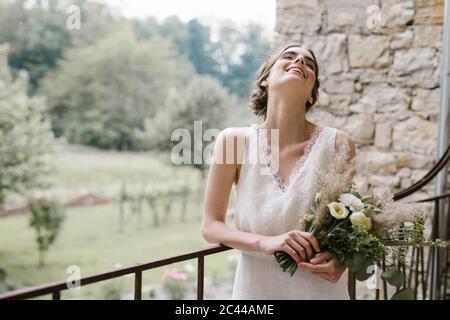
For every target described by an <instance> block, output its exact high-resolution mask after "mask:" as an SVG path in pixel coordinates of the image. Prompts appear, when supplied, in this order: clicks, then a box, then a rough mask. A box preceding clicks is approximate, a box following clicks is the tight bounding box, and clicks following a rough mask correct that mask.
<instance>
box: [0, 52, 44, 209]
mask: <svg viewBox="0 0 450 320" xmlns="http://www.w3.org/2000/svg"><path fill="white" fill-rule="evenodd" d="M7 55H8V47H7V46H6V45H1V46H0V110H1V112H0V207H1V206H3V205H4V203H5V198H6V195H7V194H8V193H19V194H26V193H27V192H28V191H29V190H30V189H32V188H35V187H42V186H44V185H46V181H45V177H47V176H48V175H49V172H50V167H49V165H48V162H47V156H48V154H49V152H51V150H52V146H53V135H52V132H51V128H50V122H49V121H48V120H47V119H46V117H45V112H46V105H45V101H44V99H42V98H39V97H32V98H30V97H28V95H27V86H28V78H27V75H26V72H23V71H22V72H20V73H19V74H18V77H17V79H16V80H15V81H13V80H12V75H11V72H10V69H9V66H8V63H7Z"/></svg>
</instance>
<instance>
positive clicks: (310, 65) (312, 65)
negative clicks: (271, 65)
mask: <svg viewBox="0 0 450 320" xmlns="http://www.w3.org/2000/svg"><path fill="white" fill-rule="evenodd" d="M281 58H282V59H288V60H292V59H293V56H291V55H284V56H282V57H281ZM306 66H307V67H308V68H310V69H311V70H312V71H314V64H312V63H307V64H306Z"/></svg>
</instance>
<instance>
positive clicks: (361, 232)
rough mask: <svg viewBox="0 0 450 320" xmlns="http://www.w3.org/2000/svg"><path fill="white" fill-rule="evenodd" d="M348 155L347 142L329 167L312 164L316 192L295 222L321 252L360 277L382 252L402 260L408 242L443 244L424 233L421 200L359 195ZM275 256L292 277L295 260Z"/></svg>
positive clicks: (396, 277)
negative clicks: (406, 200) (402, 200)
mask: <svg viewBox="0 0 450 320" xmlns="http://www.w3.org/2000/svg"><path fill="white" fill-rule="evenodd" d="M347 154H348V146H347V148H345V147H344V150H343V153H342V154H339V153H338V154H337V155H336V161H335V162H334V163H333V165H332V166H331V168H330V171H331V172H320V170H317V168H316V177H317V181H318V185H319V192H317V193H316V194H315V197H314V199H313V201H312V204H311V208H310V212H309V213H306V214H305V215H304V216H303V217H302V218H301V219H300V221H299V224H300V230H301V231H306V232H310V233H312V234H313V235H314V236H315V237H316V239H317V241H318V242H319V244H320V247H321V251H322V252H324V251H330V252H332V253H334V254H336V256H337V257H338V258H339V260H340V261H341V262H343V263H345V265H346V266H347V267H348V269H349V270H350V271H351V272H353V273H355V276H356V279H357V280H359V281H363V280H366V279H368V278H369V277H370V276H371V275H372V274H370V273H368V272H367V271H368V269H369V266H373V265H374V264H378V263H379V262H381V261H382V260H383V258H384V257H387V256H393V257H395V258H397V259H399V261H404V258H405V254H406V248H407V246H410V245H419V246H421V245H436V244H443V243H442V242H439V243H436V242H432V241H426V240H425V238H424V235H423V231H424V220H425V218H424V215H423V212H424V209H425V205H424V204H421V203H402V202H394V201H393V200H392V195H391V194H390V192H389V191H388V190H383V191H382V192H381V193H380V194H378V195H376V194H374V193H372V194H369V195H365V196H362V195H361V194H360V193H359V192H358V191H357V188H356V184H355V182H354V181H353V180H352V177H353V175H354V172H355V165H354V161H355V160H354V159H352V160H351V161H350V162H348V161H347V160H348V159H347V156H346V155H347ZM274 255H275V258H276V260H277V261H278V263H279V264H280V266H281V267H282V269H283V271H285V272H289V273H290V274H291V276H292V275H293V274H294V273H295V271H296V270H297V264H296V262H295V261H294V259H293V258H292V257H291V256H290V255H288V254H287V253H286V252H283V251H278V252H275V254H274ZM382 277H383V278H384V279H385V280H388V282H390V283H391V281H392V282H393V283H398V282H400V281H401V282H402V279H403V275H402V274H399V271H397V270H393V269H392V270H390V271H389V272H385V273H384V275H382Z"/></svg>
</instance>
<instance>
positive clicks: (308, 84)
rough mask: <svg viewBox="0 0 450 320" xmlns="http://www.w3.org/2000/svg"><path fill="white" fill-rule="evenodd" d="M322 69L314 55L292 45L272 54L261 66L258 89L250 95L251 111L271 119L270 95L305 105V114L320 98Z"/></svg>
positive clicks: (257, 78) (257, 80)
mask: <svg viewBox="0 0 450 320" xmlns="http://www.w3.org/2000/svg"><path fill="white" fill-rule="evenodd" d="M319 87H320V79H319V66H318V64H317V60H316V57H315V55H314V52H313V51H312V50H310V49H306V48H304V47H302V45H301V44H299V43H296V42H291V43H287V44H285V45H283V46H282V47H279V48H278V49H276V50H275V51H274V52H272V53H271V54H270V55H269V56H268V57H267V59H266V60H265V61H264V63H263V64H262V65H261V66H260V68H259V69H258V72H257V77H256V88H255V89H254V90H253V91H252V93H251V95H250V103H249V106H250V109H252V111H253V112H254V113H255V114H256V115H257V116H263V117H264V119H266V116H267V102H268V97H269V94H270V95H271V96H272V95H281V96H283V97H290V98H293V99H297V100H299V101H302V102H305V108H306V110H305V113H307V112H308V111H309V109H311V107H312V106H313V105H314V104H315V103H316V102H317V99H318V97H319Z"/></svg>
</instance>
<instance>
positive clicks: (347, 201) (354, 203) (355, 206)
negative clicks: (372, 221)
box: [339, 193, 364, 211]
mask: <svg viewBox="0 0 450 320" xmlns="http://www.w3.org/2000/svg"><path fill="white" fill-rule="evenodd" d="M339 201H340V202H342V203H343V204H344V206H346V207H349V208H350V210H352V211H359V210H361V209H363V208H364V203H363V202H362V201H361V200H360V199H359V198H358V197H356V196H354V195H353V194H351V193H343V194H341V196H340V197H339Z"/></svg>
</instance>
